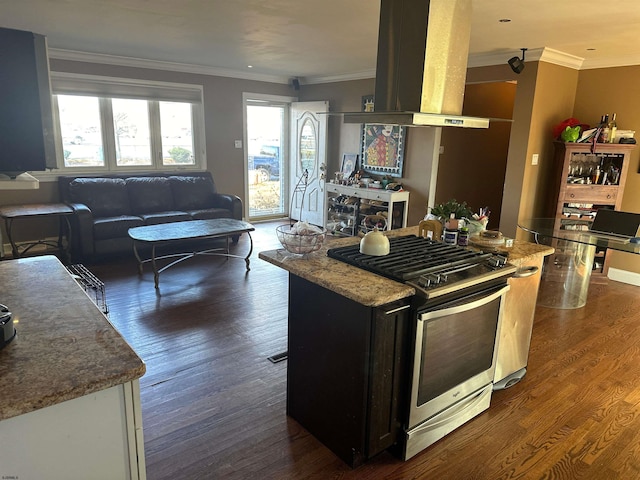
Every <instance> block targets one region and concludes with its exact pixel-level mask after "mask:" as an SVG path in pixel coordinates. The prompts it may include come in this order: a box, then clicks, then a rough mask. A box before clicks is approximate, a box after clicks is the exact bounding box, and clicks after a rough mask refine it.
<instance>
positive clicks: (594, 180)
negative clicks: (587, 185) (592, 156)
mask: <svg viewBox="0 0 640 480" xmlns="http://www.w3.org/2000/svg"><path fill="white" fill-rule="evenodd" d="M600 175H602V170H601V169H600V165H598V166H597V167H596V171H595V172H593V176H592V178H591V183H594V184H596V185H597V184H598V183H599V182H600Z"/></svg>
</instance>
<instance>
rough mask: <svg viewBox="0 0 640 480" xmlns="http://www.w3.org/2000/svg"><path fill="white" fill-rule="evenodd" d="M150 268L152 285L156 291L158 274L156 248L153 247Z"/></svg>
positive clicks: (158, 279)
mask: <svg viewBox="0 0 640 480" xmlns="http://www.w3.org/2000/svg"><path fill="white" fill-rule="evenodd" d="M151 266H152V267H153V283H154V284H155V287H156V289H157V288H158V283H159V282H160V272H159V271H158V265H157V264H156V246H155V245H153V246H152V247H151Z"/></svg>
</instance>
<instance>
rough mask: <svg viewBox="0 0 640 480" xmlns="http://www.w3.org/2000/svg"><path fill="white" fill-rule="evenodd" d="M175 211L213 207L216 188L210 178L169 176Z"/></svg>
mask: <svg viewBox="0 0 640 480" xmlns="http://www.w3.org/2000/svg"><path fill="white" fill-rule="evenodd" d="M169 183H170V184H171V190H172V191H173V198H174V199H175V203H174V208H175V209H176V210H183V211H187V210H200V209H206V208H210V207H212V206H213V198H214V196H215V193H216V187H215V185H214V183H213V179H212V178H210V177H180V176H170V177H169Z"/></svg>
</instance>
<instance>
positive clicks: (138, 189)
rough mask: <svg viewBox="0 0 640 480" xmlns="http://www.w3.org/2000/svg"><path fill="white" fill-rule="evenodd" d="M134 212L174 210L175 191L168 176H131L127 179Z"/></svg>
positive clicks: (130, 201)
mask: <svg viewBox="0 0 640 480" xmlns="http://www.w3.org/2000/svg"><path fill="white" fill-rule="evenodd" d="M125 182H126V184H127V191H128V192H129V203H130V204H131V211H132V212H133V213H152V212H166V211H168V210H173V209H174V208H173V193H172V191H171V185H169V179H168V178H166V177H129V178H127V179H126V180H125Z"/></svg>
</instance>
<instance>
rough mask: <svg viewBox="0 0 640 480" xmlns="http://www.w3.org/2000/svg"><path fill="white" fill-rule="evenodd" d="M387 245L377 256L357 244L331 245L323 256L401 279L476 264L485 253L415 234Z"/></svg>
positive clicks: (404, 279)
mask: <svg viewBox="0 0 640 480" xmlns="http://www.w3.org/2000/svg"><path fill="white" fill-rule="evenodd" d="M389 244H390V249H389V250H390V251H389V254H388V255H384V256H380V257H376V256H371V255H364V254H362V253H360V246H359V245H349V246H346V247H337V248H331V249H329V250H328V251H327V255H328V256H329V257H331V258H334V259H336V260H340V261H343V262H345V263H348V264H350V265H353V266H356V267H359V268H362V269H364V270H368V271H370V272H373V273H376V274H378V275H382V276H384V277H387V278H390V279H392V280H397V281H401V282H405V281H407V280H411V279H414V278H417V277H419V276H420V275H424V274H426V273H431V272H436V271H438V270H441V269H445V268H448V267H452V266H455V265H459V264H463V263H464V264H469V263H480V262H482V261H484V260H485V259H486V258H487V257H488V256H489V255H487V254H483V253H481V252H474V251H471V250H468V249H466V248H463V247H458V246H456V245H448V244H445V243H442V242H436V241H433V240H429V239H427V238H423V237H417V236H415V235H407V236H402V237H390V238H389Z"/></svg>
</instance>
